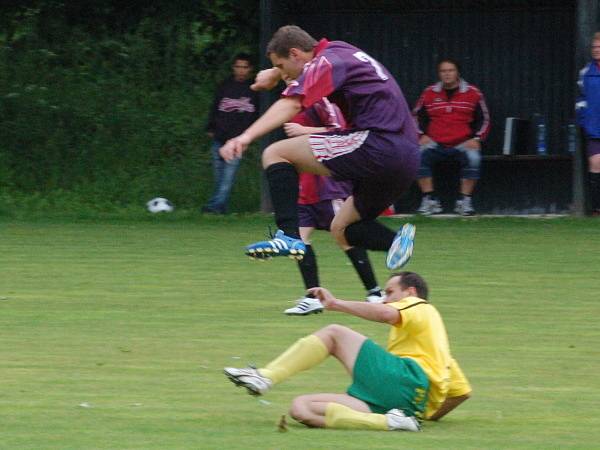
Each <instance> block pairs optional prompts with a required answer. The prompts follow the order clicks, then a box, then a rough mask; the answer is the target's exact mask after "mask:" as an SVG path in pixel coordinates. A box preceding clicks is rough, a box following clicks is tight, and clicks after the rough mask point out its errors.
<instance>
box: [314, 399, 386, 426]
mask: <svg viewBox="0 0 600 450" xmlns="http://www.w3.org/2000/svg"><path fill="white" fill-rule="evenodd" d="M325 428H341V429H345V430H383V431H387V430H388V424H387V419H386V417H385V415H384V414H375V413H364V412H360V411H356V410H354V409H352V408H348V407H347V406H344V405H340V404H339V403H328V404H327V409H326V410H325Z"/></svg>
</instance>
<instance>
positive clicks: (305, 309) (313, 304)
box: [284, 297, 323, 316]
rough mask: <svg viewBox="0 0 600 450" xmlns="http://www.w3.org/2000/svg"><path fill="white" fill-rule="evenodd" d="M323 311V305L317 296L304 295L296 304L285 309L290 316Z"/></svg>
mask: <svg viewBox="0 0 600 450" xmlns="http://www.w3.org/2000/svg"><path fill="white" fill-rule="evenodd" d="M321 312H323V305H322V304H321V302H320V301H319V300H317V299H316V298H309V297H303V298H301V299H299V300H298V301H297V302H296V306H294V307H293V308H288V309H286V310H285V311H284V313H286V314H287V315H288V316H306V315H308V314H318V313H321Z"/></svg>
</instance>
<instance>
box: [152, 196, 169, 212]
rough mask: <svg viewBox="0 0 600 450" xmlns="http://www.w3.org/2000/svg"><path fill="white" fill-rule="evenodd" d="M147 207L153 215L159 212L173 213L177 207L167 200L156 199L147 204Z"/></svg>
mask: <svg viewBox="0 0 600 450" xmlns="http://www.w3.org/2000/svg"><path fill="white" fill-rule="evenodd" d="M146 207H147V208H148V211H150V212H151V213H159V212H173V210H174V209H175V206H173V203H171V202H170V201H169V200H167V199H166V198H162V197H156V198H153V199H152V200H150V201H149V202H148V203H146Z"/></svg>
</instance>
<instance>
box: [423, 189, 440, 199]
mask: <svg viewBox="0 0 600 450" xmlns="http://www.w3.org/2000/svg"><path fill="white" fill-rule="evenodd" d="M423 197H429V198H430V199H431V200H435V199H436V198H437V196H436V195H435V191H429V192H423Z"/></svg>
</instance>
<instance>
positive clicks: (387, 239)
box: [344, 220, 396, 252]
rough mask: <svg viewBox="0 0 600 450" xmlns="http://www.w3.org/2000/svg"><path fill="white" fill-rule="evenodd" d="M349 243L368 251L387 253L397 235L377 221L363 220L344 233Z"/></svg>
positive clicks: (351, 225)
mask: <svg viewBox="0 0 600 450" xmlns="http://www.w3.org/2000/svg"><path fill="white" fill-rule="evenodd" d="M344 235H345V236H346V240H347V241H348V243H349V244H350V245H352V246H354V247H363V248H365V249H367V250H378V251H383V252H387V251H388V250H389V248H390V247H391V246H392V242H393V241H394V237H396V233H394V231H392V230H390V229H389V228H388V227H386V226H385V225H383V224H382V223H381V222H377V221H376V220H361V221H360V222H354V223H353V224H350V225H348V226H347V227H346V231H345V233H344Z"/></svg>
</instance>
